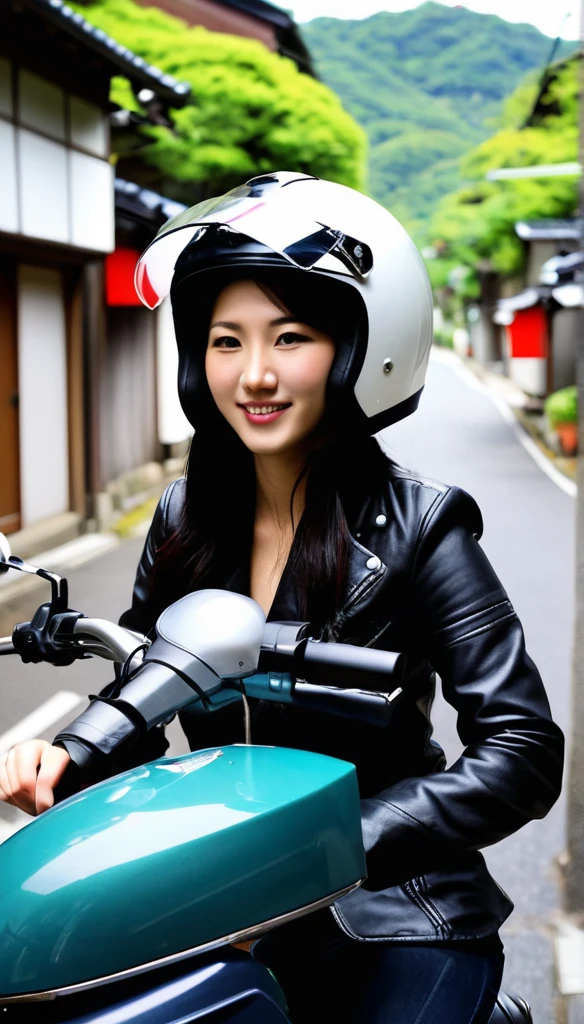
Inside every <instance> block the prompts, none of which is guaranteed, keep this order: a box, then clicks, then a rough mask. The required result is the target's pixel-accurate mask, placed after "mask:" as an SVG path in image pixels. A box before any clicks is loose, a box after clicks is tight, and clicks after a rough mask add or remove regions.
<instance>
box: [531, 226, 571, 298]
mask: <svg viewBox="0 0 584 1024" xmlns="http://www.w3.org/2000/svg"><path fill="white" fill-rule="evenodd" d="M577 249H578V243H577V242H576V241H573V240H572V239H564V238H558V239H550V240H549V241H548V240H542V241H537V242H529V243H528V247H527V276H526V282H525V283H526V287H527V288H530V287H532V286H534V285H536V284H537V283H538V280H539V272H540V270H541V268H542V265H543V264H544V263H545V261H546V260H549V259H551V258H552V256H557V255H558V253H559V252H560V251H562V252H575V251H576V250H577Z"/></svg>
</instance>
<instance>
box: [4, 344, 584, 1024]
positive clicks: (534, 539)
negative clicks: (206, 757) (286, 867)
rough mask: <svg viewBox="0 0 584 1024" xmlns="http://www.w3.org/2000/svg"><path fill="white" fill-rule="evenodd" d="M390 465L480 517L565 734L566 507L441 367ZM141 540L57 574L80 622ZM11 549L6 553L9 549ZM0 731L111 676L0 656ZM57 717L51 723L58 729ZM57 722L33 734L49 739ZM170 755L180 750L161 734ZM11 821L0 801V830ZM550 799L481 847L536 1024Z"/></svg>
mask: <svg viewBox="0 0 584 1024" xmlns="http://www.w3.org/2000/svg"><path fill="white" fill-rule="evenodd" d="M382 439H383V441H384V444H385V446H386V447H387V449H388V450H389V452H390V453H391V454H392V456H393V457H395V458H396V459H397V460H398V461H400V462H401V463H402V464H405V465H407V466H409V467H410V468H412V469H414V470H416V471H417V472H420V473H423V474H424V475H426V476H429V477H433V478H434V479H438V480H442V481H444V482H446V483H455V484H458V485H459V486H461V487H463V488H465V490H467V491H469V492H470V493H471V494H472V495H473V496H474V497H475V498H476V500H477V501H478V503H479V506H480V507H481V510H482V512H483V517H484V523H485V530H484V536H483V540H482V544H483V547H484V549H485V551H486V553H487V555H488V556H489V558H490V559H491V561H492V563H493V565H494V567H495V569H496V571H497V572H498V574H499V576H500V577H501V579H502V581H503V584H504V586H505V588H506V590H507V592H508V594H509V597H510V599H511V600H512V602H513V604H514V605H515V607H516V609H517V612H518V614H519V616H520V618H521V620H522V622H523V625H524V629H525V634H526V640H527V646H528V650H529V652H530V654H531V656H532V657H533V659H534V660H535V662H536V664H537V665H538V667H539V669H540V671H541V673H542V676H543V678H544V681H545V683H546V686H547V690H548V694H549V697H550V702H551V705H552V710H553V713H554V717H555V718H556V720H557V721H558V723H559V724H560V725H561V726H562V728H564V729H565V730H566V729H567V726H568V720H569V680H570V659H571V646H572V628H573V609H574V603H573V589H574V580H573V573H574V526H575V501H574V499H573V498H571V497H570V496H568V495H567V494H565V493H564V492H563V491H562V490H560V489H559V488H558V487H557V486H556V485H555V484H554V483H553V482H552V481H551V480H550V479H549V478H548V477H547V476H546V475H545V474H544V473H543V472H542V470H541V469H540V468H539V467H538V466H537V465H536V464H535V462H534V461H533V460H532V459H531V457H530V456H529V454H528V453H527V452H526V451H525V450H524V448H523V447H522V446H521V445H520V443H519V442H518V440H517V437H516V436H515V434H514V433H513V431H512V430H511V429H510V427H509V425H508V424H507V423H506V422H505V421H504V419H503V418H502V416H501V414H500V412H499V410H498V409H497V408H496V406H495V405H494V404H493V402H492V401H491V400H490V398H489V397H488V395H486V394H485V393H484V391H483V390H482V389H480V388H478V387H477V388H475V387H472V386H470V385H469V382H468V380H467V379H466V378H465V377H462V376H460V375H459V374H457V372H456V371H455V369H454V364H453V363H452V362H451V361H450V360H448V361H443V360H442V359H439V358H436V359H434V360H433V361H432V364H431V369H430V373H429V378H428V383H427V387H426V390H425V393H424V395H423V398H422V402H421V405H420V409H419V411H418V412H417V413H416V415H415V416H413V417H410V418H409V419H408V420H406V421H404V422H403V423H401V424H397V425H395V426H394V427H391V428H390V429H389V430H387V431H385V432H384V434H383V435H382ZM141 546H142V540H141V539H135V540H132V541H129V542H127V543H125V544H123V545H121V546H120V547H119V548H117V549H116V550H114V551H112V552H109V553H108V554H106V555H103V556H101V557H99V558H97V559H95V560H94V561H92V562H91V563H90V564H88V565H85V566H83V567H81V568H78V569H74V570H72V571H70V572H68V573H67V575H68V578H69V584H70V593H71V604H72V605H73V607H76V608H79V609H82V610H83V611H85V612H86V614H88V615H91V616H103V617H105V618H109V619H114V620H115V619H117V617H118V616H119V614H120V613H121V612H122V610H123V609H124V608H125V607H126V606H127V604H128V601H129V598H130V594H131V588H132V581H133V576H134V571H135V566H136V563H137V561H138V557H139V553H140V550H141ZM15 553H16V552H15ZM0 677H1V680H2V682H1V689H0V732H2V733H5V732H6V731H7V730H8V729H10V728H12V727H13V726H14V725H16V724H17V723H18V722H20V721H21V720H22V719H23V718H24V716H26V715H28V714H29V713H31V712H33V711H34V710H35V708H38V706H39V705H41V704H43V703H44V702H46V701H47V699H48V698H49V697H51V696H52V695H53V694H55V693H57V692H61V691H73V692H74V693H78V694H80V695H86V694H89V693H95V692H96V691H97V690H98V689H99V688H100V687H101V686H102V685H104V683H105V682H106V681H107V680H108V679H110V678H111V671H110V670H109V669H108V666H107V664H105V663H104V662H98V661H97V660H93V661H90V662H87V663H85V664H84V665H79V664H77V665H73V666H71V667H68V668H62V669H59V668H53V667H50V666H25V665H22V664H20V663H19V662H18V663H17V662H16V661H15V660H14V659H12V658H10V659H7V658H5V659H3V661H2V663H1V670H0ZM72 717H74V713H73V714H71V713H69V714H68V715H67V716H66V717H65V719H64V720H63V721H70V720H71V718H72ZM434 721H435V735H436V738H437V739H438V740H439V741H440V742H441V743H442V744H443V746H445V748H446V751H447V755H448V758H449V761H450V762H452V761H453V760H454V759H456V757H457V756H458V754H459V752H460V749H461V747H460V743H459V741H458V737H457V735H456V728H455V716H454V713H453V711H452V709H451V708H449V707H448V706H447V705H446V704H445V703H444V702H443V701H441V700H438V701H437V702H436V706H435V712H434ZM59 724H60V723H59V721H57V722H55V723H53V724H52V725H51V726H50V728H49V729H47V730H46V731H45V732H44V733H41V734H42V735H45V736H46V738H48V739H52V737H53V736H54V735H55V733H56V731H57V729H58V726H59ZM171 735H172V740H173V752H177V753H178V752H179V751H180V750H181V749H186V747H185V746H184V743H183V740H182V738H181V734H180V732H179V731H178V730H177V729H176V728H175V727H174V726H171ZM16 820H17V816H15V814H14V812H13V811H12V810H11V809H10V808H7V807H6V806H5V805H3V806H1V807H0V839H1V838H2V835H1V832H2V824H3V823H4V827H5V828H6V827H7V826H8V827H9V826H10V824H11V823H12V822H15V821H16ZM564 841H565V805H564V803H563V801H562V800H560V802H559V803H558V804H557V805H556V807H555V808H554V809H553V810H552V812H551V813H550V815H549V816H548V818H547V819H546V820H545V821H544V822H533V823H531V824H530V825H528V826H527V827H526V828H524V829H522V830H521V832H519V833H517V835H515V836H513V837H511V838H510V839H508V840H506V841H504V842H503V843H500V844H499V845H498V846H496V847H494V848H492V849H491V850H489V851H487V860H488V862H489V866H490V868H491V871H492V872H493V874H494V875H495V877H496V879H497V881H498V882H499V883H500V885H502V887H503V888H504V889H505V890H506V891H507V892H508V893H509V895H510V896H511V898H512V899H513V901H514V903H515V908H516V909H515V913H514V914H513V915H512V917H511V919H510V921H509V922H508V923H507V924H506V925H505V927H504V930H503V939H504V941H505V945H506V951H507V966H506V973H505V981H504V985H505V987H506V988H507V989H508V990H509V991H515V992H518V993H519V994H521V995H523V996H524V997H525V998H527V999H528V1000H529V1001H530V1002H531V1004H532V1007H533V1010H534V1016H535V1021H536V1024H553V1022H555V1020H556V1016H555V1012H554V999H555V994H554V993H555V989H554V968H553V952H552V939H551V928H550V922H551V919H552V918H553V915H554V913H555V912H556V911H557V909H558V908H559V906H560V872H559V868H558V866H557V862H556V859H557V857H558V856H559V855H560V854H561V852H562V850H563V849H564Z"/></svg>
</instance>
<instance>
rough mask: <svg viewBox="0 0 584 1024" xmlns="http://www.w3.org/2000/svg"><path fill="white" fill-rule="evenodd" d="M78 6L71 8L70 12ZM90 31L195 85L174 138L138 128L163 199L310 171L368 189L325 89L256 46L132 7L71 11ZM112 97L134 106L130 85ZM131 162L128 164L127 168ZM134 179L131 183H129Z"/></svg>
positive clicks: (348, 127) (108, 0) (356, 138)
mask: <svg viewBox="0 0 584 1024" xmlns="http://www.w3.org/2000/svg"><path fill="white" fill-rule="evenodd" d="M73 6H76V5H73ZM77 9H78V10H80V11H81V12H82V13H83V16H84V17H86V18H87V19H88V20H89V21H91V22H92V24H94V25H96V26H98V27H99V28H101V29H103V30H104V31H105V32H107V33H109V34H110V35H112V36H113V37H114V39H117V40H118V41H119V42H121V43H123V44H124V45H125V46H128V47H129V48H130V49H131V50H133V51H134V52H135V53H137V54H139V55H140V56H141V57H144V58H145V59H146V60H147V61H148V62H149V63H151V64H154V65H156V66H157V67H159V68H162V69H163V70H164V71H166V72H168V73H170V74H171V75H174V77H175V78H177V79H180V80H181V81H187V82H189V83H190V85H191V86H192V95H193V102H192V103H190V104H189V105H188V106H186V107H184V108H183V109H182V110H176V111H173V112H172V120H173V122H174V131H172V130H170V129H168V128H162V127H157V128H143V129H141V130H140V131H141V133H142V135H143V136H144V143H145V144H144V146H143V147H140V148H139V150H138V154H137V156H138V162H139V163H143V162H146V164H148V165H150V167H151V168H152V169H153V176H152V177H151V179H150V181H151V183H152V184H153V185H155V186H157V187H158V188H161V189H162V190H163V191H164V192H165V194H166V195H168V196H170V197H172V198H177V199H183V200H184V201H186V202H189V200H190V201H195V199H197V198H199V197H200V192H201V186H200V185H199V187H198V188H197V187H196V183H204V192H205V193H206V194H211V195H212V194H216V192H217V191H221V190H225V189H226V188H230V187H232V186H233V185H235V184H239V183H240V182H241V180H242V179H244V178H246V177H249V176H251V175H253V174H258V173H261V172H263V171H266V170H274V169H278V170H279V169H286V170H300V171H309V172H310V173H313V174H317V175H319V176H322V177H324V178H330V179H333V180H335V181H339V182H341V183H343V184H346V185H351V186H353V187H355V188H362V187H363V186H364V167H365V146H366V140H365V135H364V133H363V131H362V130H361V129H360V128H359V126H358V125H357V124H356V123H355V121H354V120H353V118H352V117H351V116H350V115H349V114H347V113H346V112H345V111H344V110H343V107H342V105H341V102H340V100H339V99H338V97H337V96H336V95H335V94H334V93H333V92H332V91H331V90H330V89H329V88H328V87H327V86H326V85H324V84H323V83H322V82H319V81H316V80H315V79H313V78H311V77H310V76H308V75H305V74H302V73H300V72H299V71H298V68H297V66H296V64H294V62H293V61H292V60H289V59H287V58H285V57H280V56H279V55H277V54H274V53H271V52H270V51H269V50H267V49H266V47H265V46H264V45H263V44H262V43H260V42H258V41H256V40H253V39H244V38H241V37H239V36H231V35H224V34H218V33H214V32H209V31H208V30H207V29H205V28H202V27H199V26H196V27H193V28H189V27H188V26H186V25H185V24H184V22H182V21H180V20H179V19H177V18H174V17H172V16H170V15H168V14H166V13H164V12H162V11H160V10H158V9H156V8H153V7H146V8H144V7H141V6H138V5H137V4H136V3H134V2H133V0H96V2H93V3H91V4H90V5H89V6H86V5H84V6H83V7H80V6H77ZM112 98H113V99H114V100H115V101H116V102H118V103H120V105H122V106H131V105H132V102H133V100H132V96H131V92H130V89H129V86H128V85H127V83H124V81H123V80H119V79H118V80H116V81H115V84H114V93H113V96H112ZM126 162H127V160H126ZM134 176H136V175H134Z"/></svg>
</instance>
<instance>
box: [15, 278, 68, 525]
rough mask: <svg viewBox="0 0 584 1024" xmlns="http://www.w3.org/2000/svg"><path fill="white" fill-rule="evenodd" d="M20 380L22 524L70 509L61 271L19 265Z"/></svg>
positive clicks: (65, 350) (34, 521)
mask: <svg viewBox="0 0 584 1024" xmlns="http://www.w3.org/2000/svg"><path fill="white" fill-rule="evenodd" d="M18 378H19V399H20V400H19V427H20V477H21V508H22V525H23V526H25V527H26V526H31V525H32V524H34V523H37V522H38V521H39V520H41V519H44V518H47V517H49V516H55V515H59V514H60V513H62V512H66V511H67V510H68V509H69V459H68V444H67V338H66V323H65V303H64V297H63V282H62V277H61V274H60V273H59V272H58V271H57V270H48V269H46V268H42V267H31V266H20V267H19V272H18Z"/></svg>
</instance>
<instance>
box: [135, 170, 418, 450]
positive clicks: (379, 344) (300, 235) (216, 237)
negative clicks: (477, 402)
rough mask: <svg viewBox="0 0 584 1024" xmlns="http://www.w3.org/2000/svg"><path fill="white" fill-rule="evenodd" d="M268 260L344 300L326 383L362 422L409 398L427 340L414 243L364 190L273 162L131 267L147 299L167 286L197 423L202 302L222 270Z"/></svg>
mask: <svg viewBox="0 0 584 1024" xmlns="http://www.w3.org/2000/svg"><path fill="white" fill-rule="evenodd" d="M267 271H269V272H271V273H273V272H274V271H277V272H278V273H279V272H281V273H282V274H284V273H286V274H288V275H289V274H290V273H293V274H295V275H296V276H297V278H298V275H307V277H306V280H308V275H309V276H310V279H311V282H314V279H315V277H317V278H319V279H320V280H321V281H322V294H323V301H325V302H329V303H331V302H334V303H335V304H338V303H341V304H342V303H343V302H346V306H347V311H348V313H347V320H346V324H345V329H344V330H343V332H342V333H343V337H342V338H340V339H339V338H336V337H335V341H336V343H337V352H336V355H335V360H334V362H333V366H332V369H331V373H330V376H329V381H328V384H327V387H328V388H329V389H330V390H331V391H332V392H333V394H335V395H336V396H337V397H339V396H343V395H344V396H345V397H348V398H351V399H352V398H353V396H354V399H356V402H357V405H358V406H359V408H360V410H361V413H362V414H363V415H364V416H365V417H366V419H367V423H368V429H369V430H370V432H371V433H375V432H376V431H378V430H381V429H382V428H383V427H386V426H388V425H389V424H391V423H394V422H396V421H397V420H400V419H403V417H404V416H407V415H409V413H411V412H413V411H414V410H415V409H416V408H417V406H418V402H419V400H420V395H421V392H422V389H423V386H424V380H425V375H426V368H427V364H428V358H429V354H430V346H431V341H432V293H431V289H430V282H429V280H428V276H427V273H426V269H425V267H424V264H423V261H422V259H421V257H420V255H419V253H418V250H417V249H416V247H415V245H414V243H413V242H412V240H411V238H410V237H409V235H408V234H407V232H406V231H405V230H404V228H403V227H402V226H401V225H400V224H399V223H398V221H397V220H396V219H395V218H394V217H393V216H392V215H391V214H390V213H389V212H388V211H387V210H385V209H384V208H383V207H382V206H380V205H379V204H378V203H376V202H375V201H374V200H373V199H370V198H368V197H367V196H365V195H363V194H362V193H361V192H357V191H355V190H354V189H351V188H347V187H346V186H345V185H338V184H336V183H334V182H331V181H324V180H322V179H320V178H315V177H313V176H311V175H308V174H301V173H299V172H293V171H277V172H274V173H270V174H264V175H260V176H259V177H255V178H252V179H250V181H248V182H246V184H245V185H241V186H240V187H238V188H235V189H233V190H232V191H231V192H228V193H227V194H226V195H224V196H220V197H218V198H216V199H209V200H207V201H205V202H202V203H199V204H198V205H197V206H193V207H192V209H190V210H186V211H185V212H183V213H180V214H179V215H178V216H177V217H173V219H172V220H170V221H169V222H168V223H167V224H165V225H164V226H163V227H162V228H161V229H160V231H159V232H158V234H157V236H156V238H155V239H154V241H153V242H152V243H151V244H150V246H149V247H148V248H147V249H146V251H145V252H144V253H143V255H142V256H141V258H140V260H139V262H138V265H137V267H136V279H135V280H136V290H137V292H138V295H139V297H140V299H141V300H142V302H143V303H144V304H145V305H146V306H148V307H149V308H150V309H154V308H155V307H156V306H158V305H159V304H160V303H161V302H162V301H163V299H164V298H166V296H167V295H169V294H170V296H171V302H172V307H173V316H174V324H175V333H176V339H177V344H178V350H179V374H178V390H179V397H180V400H181V404H182V406H183V409H184V411H185V414H186V416H187V418H188V419H189V420H190V422H191V423H192V425H193V426H194V427H196V426H197V416H198V414H199V410H200V408H201V407H202V406H203V405H204V404H205V396H206V395H208V390H207V387H206V379H205V370H204V359H205V348H206V338H207V333H206V332H207V327H208V317H209V315H210V313H211V308H212V303H211V305H210V302H211V300H214V298H215V297H216V296H217V295H218V293H219V291H220V290H221V288H222V287H224V286H225V285H226V284H227V283H229V282H230V281H233V280H237V279H242V277H244V278H250V279H253V278H254V274H257V275H258V276H259V277H261V273H262V272H263V273H266V272H267ZM336 312H337V313H338V308H337V309H336ZM202 320H206V322H205V323H204V324H202V323H201V321H202ZM201 331H203V332H204V337H201Z"/></svg>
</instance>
